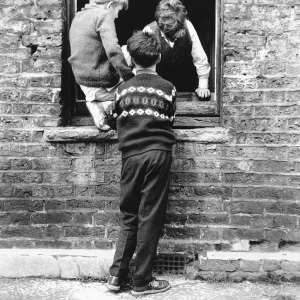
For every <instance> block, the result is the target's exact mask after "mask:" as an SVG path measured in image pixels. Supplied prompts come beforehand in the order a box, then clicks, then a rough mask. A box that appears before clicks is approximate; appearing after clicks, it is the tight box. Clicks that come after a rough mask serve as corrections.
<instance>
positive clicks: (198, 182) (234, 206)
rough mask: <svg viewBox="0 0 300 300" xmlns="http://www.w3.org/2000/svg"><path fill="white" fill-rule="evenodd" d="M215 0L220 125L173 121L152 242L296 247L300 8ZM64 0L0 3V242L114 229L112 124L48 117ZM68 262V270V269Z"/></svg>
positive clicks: (60, 244) (95, 240)
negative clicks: (166, 179)
mask: <svg viewBox="0 0 300 300" xmlns="http://www.w3.org/2000/svg"><path fill="white" fill-rule="evenodd" d="M221 4H222V5H223V6H224V16H223V17H224V45H223V52H224V62H223V64H224V74H223V83H224V84H223V99H222V106H221V109H222V118H223V119H222V124H223V128H211V129H207V128H200V129H197V130H194V131H191V130H177V131H176V136H177V139H178V142H177V144H176V145H175V147H174V151H173V154H174V161H173V165H172V174H171V187H170V201H169V207H168V213H167V216H166V222H165V226H164V229H163V231H162V236H163V239H162V240H161V242H160V246H159V247H160V250H164V251H170V252H188V253H190V254H196V253H202V252H203V251H207V250H218V251H219V250H224V251H235V250H246V251H255V252H264V251H284V250H291V251H295V250H297V249H299V244H300V235H299V229H300V228H299V219H300V217H299V216H300V206H299V200H300V198H299V197H300V176H299V172H300V159H299V157H300V150H299V144H300V134H299V128H300V125H299V124H300V120H299V112H300V106H299V97H300V80H299V70H300V64H299V55H300V50H299V45H300V35H299V20H300V5H299V3H298V1H283V0H272V1H269V0H255V1H244V0H221ZM64 5H65V1H61V0H36V1H33V0H32V1H31V0H29V1H23V0H18V1H12V0H5V1H2V3H1V7H0V15H1V21H0V37H1V39H0V153H1V158H0V171H1V172H0V182H1V183H0V247H1V248H13V247H16V248H20V247H26V248H34V247H44V248H88V249H92V248H104V249H107V248H111V247H113V245H114V242H115V240H116V238H117V231H118V226H119V222H120V215H119V212H118V211H119V208H118V200H119V194H120V187H119V180H120V167H121V156H120V153H119V152H118V150H117V144H116V135H115V133H114V132H108V133H101V134H99V132H98V131H97V130H96V129H95V128H76V129H74V128H70V127H67V128H64V130H61V128H58V126H59V125H60V124H65V120H63V115H64V114H63V109H64V105H65V101H66V99H64V93H63V83H64V81H63V79H64V78H62V75H61V74H63V73H62V71H63V67H64V64H65V61H64V60H63V58H64V53H65V48H64V46H63V45H64V43H63V37H64V32H63V22H64V20H65V7H64ZM66 263H67V262H66ZM68 263H70V262H68ZM84 266H85V264H84V262H82V270H83V271H82V272H85V273H86V272H88V271H85V267H84ZM203 267H204V266H203ZM240 267H241V269H240V270H237V269H238V266H237V265H235V264H232V263H231V264H230V265H226V266H223V265H222V266H221V265H220V267H219V269H218V271H220V269H222V268H229V269H230V268H232V270H231V272H233V273H232V278H236V280H240V278H244V277H245V273H249V272H250V273H251V272H254V273H255V272H258V265H257V264H253V265H251V264H250V265H249V264H248V263H246V262H245V263H244V262H241V266H240ZM261 267H262V269H263V270H264V272H275V271H279V270H280V271H282V272H290V273H291V272H293V273H294V274H297V273H299V266H294V265H293V264H292V265H289V264H288V263H283V264H281V265H279V266H277V264H272V263H270V262H268V263H266V264H265V263H262V264H261ZM212 268H218V267H212ZM204 269H205V271H204V270H203V271H201V272H202V273H201V274H202V275H201V276H203V277H205V276H206V277H207V278H208V277H209V276H211V273H209V272H211V271H212V270H210V269H209V268H208V267H204ZM70 270H73V269H72V268H71V269H70ZM235 270H237V271H236V272H235ZM73 271H74V272H73ZM73 271H70V273H66V275H65V276H66V277H72V276H75V275H76V274H77V273H76V271H75V269H74V270H73ZM228 271H229V270H228ZM91 272H94V273H93V274H96V273H97V272H98V271H97V270H94V271H91ZM205 272H207V273H205ZM254 273H253V274H254ZM199 274H200V273H199ZM205 274H206V275H205ZM199 276H200V275H199ZM220 276H221V275H220ZM226 276H227V275H226ZM234 276H235V277H234ZM253 276H254V277H255V276H256V275H253ZM257 276H259V275H257ZM278 276H284V274H283V275H282V274H278ZM291 276H292V275H291ZM295 276H296V275H295ZM254 277H253V278H254Z"/></svg>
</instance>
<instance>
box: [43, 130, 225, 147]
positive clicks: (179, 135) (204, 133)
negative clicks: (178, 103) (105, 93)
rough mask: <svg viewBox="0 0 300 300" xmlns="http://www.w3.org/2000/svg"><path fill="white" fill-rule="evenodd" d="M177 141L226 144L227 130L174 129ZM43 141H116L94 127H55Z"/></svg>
mask: <svg viewBox="0 0 300 300" xmlns="http://www.w3.org/2000/svg"><path fill="white" fill-rule="evenodd" d="M174 133H175V136H176V139H177V141H185V142H198V143H205V144H206V143H226V142H228V130H226V129H224V128H222V127H214V128H196V129H174ZM44 140H45V141H47V142H60V143H61V142H71V143H76V142H105V141H110V142H113V141H117V134H116V131H114V130H110V131H107V132H100V131H99V130H98V129H97V128H96V127H94V126H91V127H89V126H82V127H56V128H51V129H47V130H45V132H44Z"/></svg>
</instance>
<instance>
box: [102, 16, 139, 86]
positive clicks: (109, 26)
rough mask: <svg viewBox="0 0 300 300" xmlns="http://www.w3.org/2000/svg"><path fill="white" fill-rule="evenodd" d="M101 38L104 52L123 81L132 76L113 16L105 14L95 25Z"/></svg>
mask: <svg viewBox="0 0 300 300" xmlns="http://www.w3.org/2000/svg"><path fill="white" fill-rule="evenodd" d="M97 31H98V32H99V35H100V37H101V40H102V44H103V47H104V50H105V53H106V55H107V57H108V59H109V61H110V62H111V63H112V65H113V66H114V68H115V69H116V71H117V72H118V74H119V75H120V77H121V78H123V80H124V81H126V80H128V79H130V78H132V77H133V76H134V74H133V73H132V71H131V69H130V68H129V67H128V65H127V64H126V61H125V58H124V55H123V53H122V50H121V46H120V45H119V43H118V38H117V34H116V27H115V22H114V20H113V18H111V17H110V16H109V14H106V16H105V17H104V20H103V21H102V22H101V23H100V24H99V26H98V27H97Z"/></svg>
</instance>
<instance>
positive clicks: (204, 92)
mask: <svg viewBox="0 0 300 300" xmlns="http://www.w3.org/2000/svg"><path fill="white" fill-rule="evenodd" d="M195 92H196V94H197V95H198V96H199V97H200V98H208V97H209V96H210V90H209V89H207V88H204V89H203V88H197V89H196V91H195Z"/></svg>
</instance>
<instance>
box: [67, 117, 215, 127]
mask: <svg viewBox="0 0 300 300" xmlns="http://www.w3.org/2000/svg"><path fill="white" fill-rule="evenodd" d="M93 125H94V122H93V119H92V117H89V116H88V117H73V118H72V124H71V126H93ZM217 126H219V117H218V116H211V117H201V116H176V118H175V123H174V128H178V129H179V128H181V129H184V128H201V127H217Z"/></svg>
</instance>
